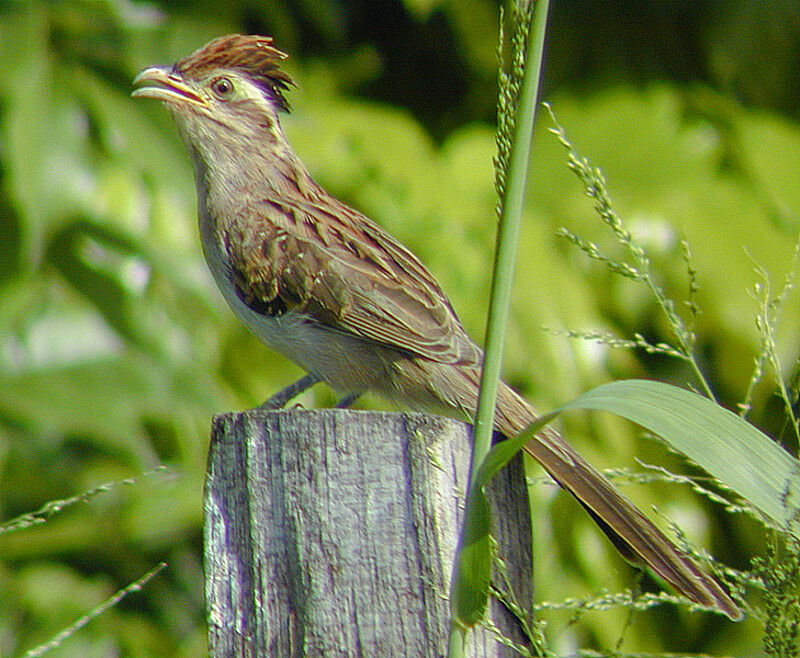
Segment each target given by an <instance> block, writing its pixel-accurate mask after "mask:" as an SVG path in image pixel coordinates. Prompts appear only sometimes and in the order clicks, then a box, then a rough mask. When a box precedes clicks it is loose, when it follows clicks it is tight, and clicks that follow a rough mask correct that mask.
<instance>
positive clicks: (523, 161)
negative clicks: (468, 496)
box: [470, 0, 549, 480]
mask: <svg viewBox="0 0 800 658" xmlns="http://www.w3.org/2000/svg"><path fill="white" fill-rule="evenodd" d="M548 7H549V0H537V2H536V6H535V8H534V14H533V25H532V30H531V32H530V35H529V38H528V44H527V56H526V58H525V61H526V65H525V73H524V75H523V78H522V88H521V91H520V98H519V102H518V104H517V116H516V122H515V128H514V138H513V142H512V146H511V157H510V165H509V172H508V183H507V185H506V194H505V199H504V202H503V210H502V214H501V217H500V226H499V229H498V236H497V246H496V251H495V260H494V274H493V277H492V291H491V296H490V299H489V317H488V320H487V327H486V356H485V358H484V363H483V375H482V377H481V387H480V394H479V397H478V408H477V413H476V415H475V430H474V437H475V438H474V441H475V445H474V447H473V451H472V468H471V470H470V480H471V479H472V477H473V476H474V475H475V473H476V472H477V469H478V468H479V467H480V465H481V463H482V462H483V459H484V458H485V457H486V454H487V453H488V452H489V448H490V447H491V438H492V426H493V424H494V407H495V399H496V397H497V388H498V382H499V378H500V366H501V363H502V352H503V343H504V340H505V325H506V318H507V317H508V309H509V306H510V301H511V287H512V283H513V279H514V265H515V261H516V252H517V242H518V240H519V227H520V223H521V217H522V206H523V201H524V198H525V187H526V183H527V175H528V162H529V160H530V150H531V139H532V137H533V123H534V118H535V116H536V108H537V106H538V103H539V100H538V95H539V79H540V73H541V67H542V55H543V51H544V35H545V27H546V23H547V11H548Z"/></svg>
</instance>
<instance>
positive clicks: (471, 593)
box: [451, 412, 558, 626]
mask: <svg viewBox="0 0 800 658" xmlns="http://www.w3.org/2000/svg"><path fill="white" fill-rule="evenodd" d="M557 415H558V412H554V413H550V414H547V415H546V416H542V417H541V418H539V419H538V420H537V421H536V422H534V423H532V424H531V425H529V426H528V428H527V429H526V430H525V431H524V432H522V433H521V434H519V435H518V436H515V437H514V438H512V439H508V440H507V441H502V442H501V443H498V444H497V445H496V446H494V448H492V450H491V451H490V452H489V454H488V455H487V456H486V459H484V461H483V463H482V464H481V466H480V468H479V469H478V472H477V473H476V475H475V481H474V483H473V486H472V487H471V488H470V495H469V496H468V498H467V502H466V505H465V510H464V515H465V516H464V529H463V532H462V537H461V543H460V546H459V552H458V555H457V557H456V560H455V565H456V567H455V572H454V574H453V579H454V580H453V587H452V588H451V589H452V604H451V605H452V608H453V616H454V617H456V618H457V619H459V621H461V623H463V624H465V625H466V626H473V625H474V624H477V623H478V622H479V621H480V620H481V619H482V618H483V615H484V612H485V610H486V604H487V602H488V598H489V581H490V578H491V570H492V554H491V543H490V539H489V534H490V533H491V525H492V519H491V511H490V510H489V505H488V503H487V501H486V496H485V495H484V493H483V489H484V487H485V486H486V485H487V484H488V483H489V481H490V480H491V479H492V478H493V477H494V476H495V475H497V473H498V472H499V471H500V469H502V468H503V467H504V466H505V465H506V464H507V463H508V462H509V461H510V460H511V458H512V457H513V456H514V455H516V454H517V453H518V452H519V451H520V449H521V448H522V446H524V445H525V444H526V443H527V442H528V440H529V438H530V437H531V436H533V435H534V434H536V433H537V432H538V431H540V430H541V429H542V428H543V427H544V426H545V425H547V424H548V423H549V422H550V421H552V420H553V419H554V418H555V417H556V416H557Z"/></svg>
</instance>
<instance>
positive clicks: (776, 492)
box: [453, 380, 800, 625]
mask: <svg viewBox="0 0 800 658" xmlns="http://www.w3.org/2000/svg"><path fill="white" fill-rule="evenodd" d="M570 409H595V410H598V411H608V412H611V413H614V414H616V415H618V416H622V417H623V418H627V419H628V420H631V421H633V422H635V423H637V424H638V425H641V426H642V427H644V428H645V429H647V430H649V431H651V432H653V433H654V434H657V435H659V436H660V437H662V438H663V439H664V440H665V441H666V442H667V443H668V444H669V445H670V446H671V447H672V448H674V449H675V450H677V451H679V452H681V453H683V454H684V455H686V456H687V457H688V458H689V459H691V460H692V461H693V462H695V463H696V464H698V465H699V466H701V467H703V468H704V469H705V470H706V471H708V473H710V474H711V475H713V476H714V477H715V478H717V479H718V480H719V481H720V482H721V483H722V484H723V485H725V486H726V487H728V488H729V489H731V490H733V491H735V492H736V493H738V494H739V495H740V496H742V498H744V499H746V500H747V501H749V502H750V503H751V504H752V505H753V506H754V507H755V508H756V509H758V510H759V511H760V512H762V513H763V514H764V515H765V516H767V517H769V518H770V519H772V520H773V522H775V523H776V524H779V525H781V526H782V527H790V528H791V531H792V532H793V533H794V534H796V535H797V534H798V527H797V523H796V522H795V523H791V524H790V523H789V520H790V517H791V515H792V514H793V513H794V512H796V510H797V508H798V504H799V503H800V500H799V499H798V493H797V492H798V490H800V462H798V461H797V460H796V459H794V458H793V457H792V456H791V455H789V454H788V453H787V452H786V451H785V450H783V449H782V448H780V447H779V446H778V445H776V444H775V442H774V441H772V440H771V439H770V438H769V437H768V436H766V435H765V434H763V433H762V432H760V431H759V430H758V429H756V428H755V427H754V426H753V425H751V424H750V423H748V422H747V421H745V420H744V419H742V418H740V417H739V416H737V415H736V414H734V413H732V412H730V411H728V410H727V409H725V408H724V407H721V406H719V405H718V404H716V403H714V402H712V401H710V400H708V399H706V398H704V397H702V396H700V395H697V394H696V393H693V392H691V391H687V390H684V389H682V388H678V387H677V386H672V385H670V384H664V383H662V382H654V381H644V380H625V381H618V382H612V383H609V384H604V385H602V386H598V387H597V388H594V389H592V390H590V391H587V392H586V393H584V394H583V395H581V396H580V397H578V398H576V399H575V400H573V401H572V402H569V403H567V404H565V405H563V406H562V407H561V408H559V409H557V410H556V411H554V412H552V413H549V414H547V415H545V416H542V417H541V418H539V419H538V420H537V421H536V422H534V423H532V424H531V425H529V426H528V427H527V428H526V429H525V431H524V432H522V433H520V434H519V435H517V436H516V437H514V438H512V439H508V440H506V441H502V442H501V443H498V444H497V445H495V446H494V447H493V448H492V450H491V451H490V452H489V454H488V455H487V456H486V459H485V460H484V461H483V464H482V465H481V467H480V469H479V471H478V473H477V475H476V478H475V487H474V491H475V492H476V493H475V495H472V496H470V497H469V499H468V500H467V507H466V510H465V514H466V521H465V528H466V529H468V531H467V530H466V529H465V534H464V537H465V540H464V545H463V547H462V549H461V553H462V556H461V559H462V561H465V560H469V565H468V567H467V566H464V565H463V564H462V566H461V568H460V570H459V571H458V573H456V574H454V576H455V578H456V581H455V583H454V587H453V596H454V601H453V606H454V611H455V612H456V614H457V616H458V618H459V619H460V620H461V621H462V622H463V623H464V624H466V625H472V624H475V623H477V622H478V621H479V620H480V619H481V618H482V616H483V614H484V611H485V609H486V604H487V601H488V584H489V580H488V579H489V577H490V573H491V552H490V545H489V542H488V536H489V533H490V532H491V516H490V512H489V509H488V507H487V506H486V499H485V497H484V496H483V487H485V486H486V485H487V484H488V482H489V480H491V478H493V477H494V476H495V475H496V474H497V473H498V472H499V471H500V469H502V468H503V467H504V466H505V465H506V464H507V463H508V462H509V460H510V459H511V458H512V457H513V456H514V455H515V454H517V452H519V450H521V449H522V447H523V446H524V445H525V444H526V443H527V441H528V440H529V438H530V437H531V436H533V435H535V434H536V433H537V432H539V431H541V429H542V428H543V427H544V426H545V425H547V424H548V423H550V422H551V421H552V420H553V419H554V418H555V417H556V416H558V415H559V414H560V413H562V412H564V411H568V410H570ZM787 494H788V495H787ZM799 536H800V535H799ZM467 537H468V538H469V541H467V539H466V538H467Z"/></svg>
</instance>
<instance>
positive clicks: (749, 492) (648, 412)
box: [561, 380, 800, 536]
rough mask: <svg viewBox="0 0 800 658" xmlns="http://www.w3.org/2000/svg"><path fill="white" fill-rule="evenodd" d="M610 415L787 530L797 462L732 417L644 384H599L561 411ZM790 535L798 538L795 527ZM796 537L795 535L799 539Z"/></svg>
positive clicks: (677, 391)
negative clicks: (639, 428)
mask: <svg viewBox="0 0 800 658" xmlns="http://www.w3.org/2000/svg"><path fill="white" fill-rule="evenodd" d="M577 408H581V409H597V410H602V411H610V412H612V413H614V414H617V415H618V416H622V417H624V418H627V419H628V420H632V421H633V422H635V423H637V424H639V425H641V426H642V427H644V428H646V429H648V430H650V431H651V432H653V433H654V434H657V435H659V436H660V437H661V438H663V439H664V440H665V441H666V442H667V443H668V444H669V445H670V446H671V447H672V448H674V449H675V450H677V451H679V452H681V453H683V454H684V455H686V456H687V457H688V458H689V459H691V460H692V461H693V462H695V463H696V464H698V465H699V466H701V467H702V468H704V469H705V470H706V471H708V473H710V474H711V475H713V476H714V477H715V478H717V479H718V480H719V481H720V482H721V483H722V484H724V485H725V486H726V487H728V488H730V489H732V490H733V491H735V492H736V493H738V494H739V495H740V496H742V497H743V498H745V499H746V500H747V501H749V502H750V503H751V504H752V505H753V506H755V507H756V508H757V509H758V510H760V511H761V512H762V513H763V514H765V515H766V516H768V517H769V518H771V519H772V520H773V521H774V522H776V523H778V524H780V525H781V526H783V527H786V525H787V523H788V521H789V520H790V517H791V515H792V514H793V513H794V512H796V510H797V508H798V504H799V503H800V498H799V497H798V491H800V462H798V461H797V460H796V459H794V458H793V457H792V456H791V455H789V453H787V452H786V451H785V450H783V449H782V448H781V447H780V446H778V445H777V444H776V443H775V442H774V441H773V440H772V439H770V438H769V437H768V436H766V435H765V434H763V433H762V432H760V431H759V430H758V429H756V428H755V427H754V426H753V425H751V424H750V423H748V422H747V421H745V420H744V419H742V418H740V417H739V416H737V415H736V414H734V413H732V412H731V411H728V410H727V409H725V408H723V407H721V406H719V405H718V404H715V403H714V402H712V401H711V400H708V399H706V398H704V397H701V396H700V395H697V394H696V393H692V392H691V391H687V390H684V389H682V388H678V387H676V386H672V385H670V384H664V383H662V382H654V381H644V380H626V381H618V382H612V383H610V384H604V385H603V386H599V387H597V388H595V389H592V390H591V391H588V392H586V393H584V394H583V395H581V396H580V397H579V398H577V399H576V400H574V401H573V402H570V403H569V404H566V405H564V406H563V407H561V410H566V409H577ZM792 532H794V533H795V534H798V528H797V525H796V524H792ZM798 536H800V535H798Z"/></svg>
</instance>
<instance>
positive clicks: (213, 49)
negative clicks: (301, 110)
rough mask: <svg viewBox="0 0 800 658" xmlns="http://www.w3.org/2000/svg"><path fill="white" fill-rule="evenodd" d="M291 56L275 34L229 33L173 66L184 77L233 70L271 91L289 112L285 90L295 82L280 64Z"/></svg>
mask: <svg viewBox="0 0 800 658" xmlns="http://www.w3.org/2000/svg"><path fill="white" fill-rule="evenodd" d="M287 57H288V55H286V53H284V52H281V51H280V50H278V49H277V48H275V47H274V46H273V45H272V37H262V36H257V35H253V36H249V35H243V34H229V35H227V36H224V37H218V38H217V39H214V40H213V41H209V42H208V43H207V44H206V45H205V46H203V47H202V48H200V49H199V50H196V51H195V52H193V53H192V54H191V55H189V56H188V57H185V58H184V59H182V60H180V61H179V62H177V63H176V64H175V66H174V67H173V68H174V71H175V72H176V73H178V74H180V75H181V76H184V77H199V76H202V75H205V74H208V73H209V72H211V71H213V70H215V69H232V70H234V71H237V72H239V73H242V74H244V75H246V76H247V77H248V78H249V79H250V80H251V81H252V82H254V83H255V84H257V85H258V86H259V87H261V88H262V89H263V90H264V91H267V92H269V93H270V94H271V95H272V97H273V98H274V99H275V100H276V101H277V103H278V105H279V106H280V109H282V110H284V111H288V110H289V103H288V102H287V101H286V98H285V97H284V95H283V92H284V91H286V89H288V88H289V87H290V86H292V85H293V84H294V82H292V79H291V78H290V77H289V75H288V74H287V73H285V72H284V71H282V70H281V69H280V67H279V66H278V64H279V62H280V61H281V60H284V59H286V58H287Z"/></svg>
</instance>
